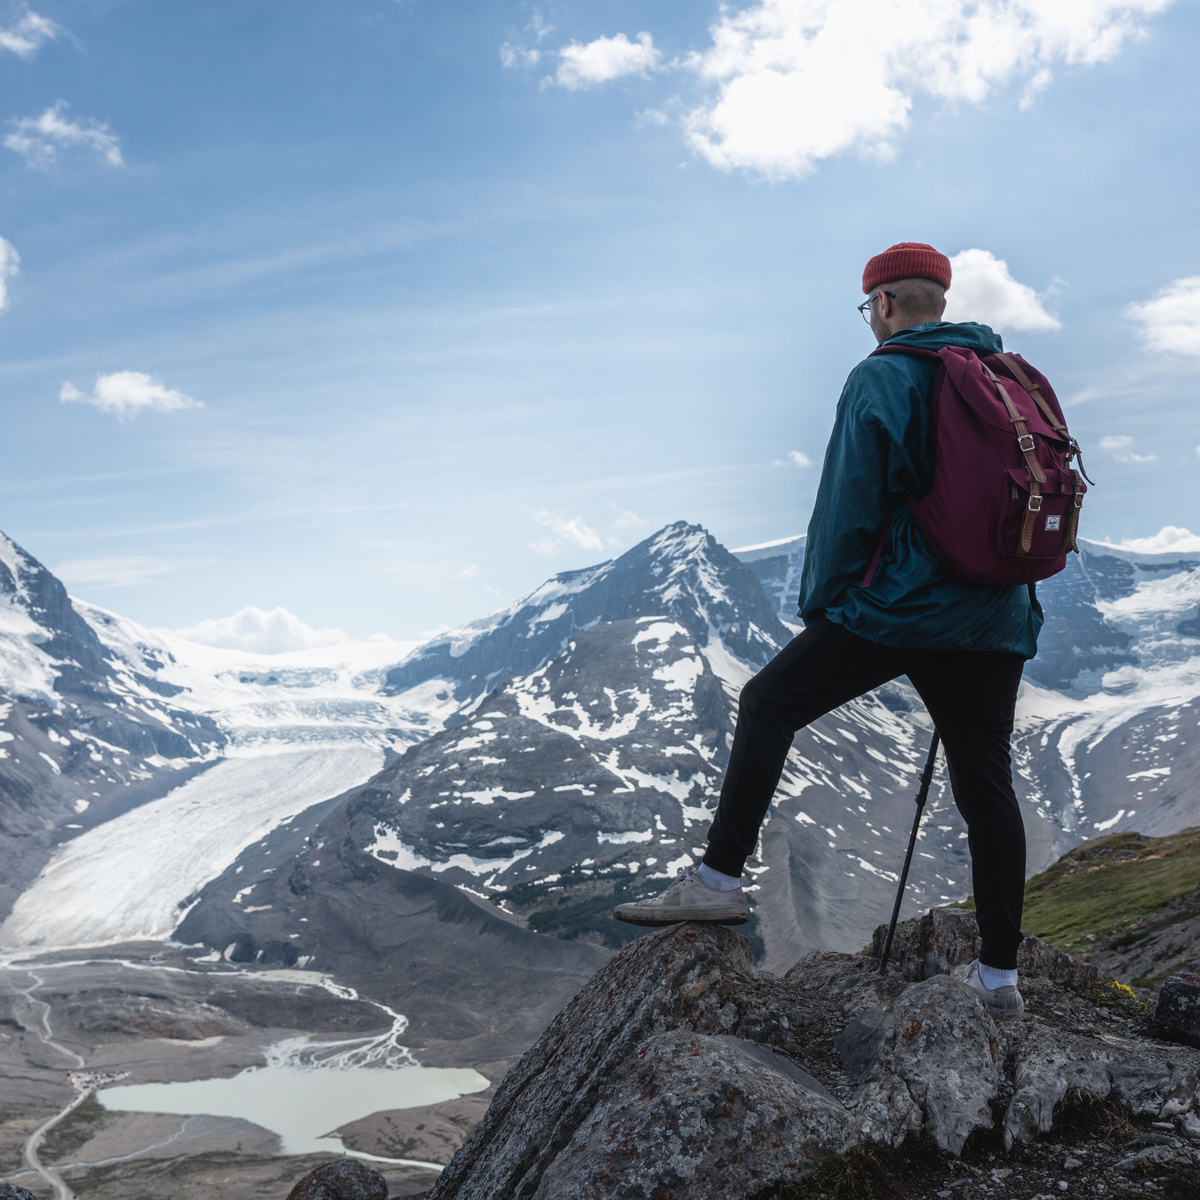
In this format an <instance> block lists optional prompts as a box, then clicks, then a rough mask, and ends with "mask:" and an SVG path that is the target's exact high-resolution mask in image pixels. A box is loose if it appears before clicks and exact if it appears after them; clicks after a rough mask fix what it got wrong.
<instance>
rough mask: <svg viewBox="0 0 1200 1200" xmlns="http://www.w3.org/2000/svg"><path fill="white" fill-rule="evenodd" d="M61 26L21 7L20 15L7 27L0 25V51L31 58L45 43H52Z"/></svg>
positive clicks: (25, 7) (61, 30) (24, 6)
mask: <svg viewBox="0 0 1200 1200" xmlns="http://www.w3.org/2000/svg"><path fill="white" fill-rule="evenodd" d="M62 32H63V29H62V26H61V25H57V24H55V23H54V22H53V21H51V20H50V18H49V17H43V16H41V15H40V14H39V13H35V12H33V11H32V9H30V8H28V7H27V6H26V5H21V15H20V16H19V17H18V18H17V19H16V20H15V21H14V22H13V23H12V24H11V25H8V26H4V25H0V50H8V51H11V52H12V53H13V54H15V55H17V56H18V57H19V58H32V57H33V56H34V55H35V54H36V53H37V52H38V50H39V49H41V47H42V45H43V44H44V43H45V42H52V41H53V40H54V39H55V38H56V37H58V35H59V34H60V33H62Z"/></svg>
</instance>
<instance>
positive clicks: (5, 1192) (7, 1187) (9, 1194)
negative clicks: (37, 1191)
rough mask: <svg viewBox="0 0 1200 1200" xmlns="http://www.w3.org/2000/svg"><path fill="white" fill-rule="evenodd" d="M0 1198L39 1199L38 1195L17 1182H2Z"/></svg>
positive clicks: (10, 1199) (7, 1199) (0, 1199)
mask: <svg viewBox="0 0 1200 1200" xmlns="http://www.w3.org/2000/svg"><path fill="white" fill-rule="evenodd" d="M0 1200H37V1197H36V1196H35V1195H34V1194H33V1193H32V1192H27V1191H26V1190H25V1189H24V1188H23V1187H17V1185H16V1184H15V1183H0Z"/></svg>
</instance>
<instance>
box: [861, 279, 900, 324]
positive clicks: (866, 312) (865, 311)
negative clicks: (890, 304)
mask: <svg viewBox="0 0 1200 1200" xmlns="http://www.w3.org/2000/svg"><path fill="white" fill-rule="evenodd" d="M880 294H882V295H884V296H890V297H891V298H892V299H893V300H895V298H896V293H895V292H889V291H885V290H884V289H883V288H880V289H879V291H878V292H872V293H871V294H870V295H869V296H868V297H867V298H866V299H865V300H864V301H863V302H862V303H861V304H860V305H858V311H859V312H860V313H862V319H863V320H864V321H866V323H867V324H868V325H870V323H871V304H872V302H873V301H874V299H875V297H876V296H878V295H880Z"/></svg>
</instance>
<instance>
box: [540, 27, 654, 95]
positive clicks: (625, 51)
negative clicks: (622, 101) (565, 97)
mask: <svg viewBox="0 0 1200 1200" xmlns="http://www.w3.org/2000/svg"><path fill="white" fill-rule="evenodd" d="M558 54H559V63H558V70H557V71H556V72H555V74H554V82H555V83H557V84H559V85H560V86H561V87H565V88H570V89H571V90H572V91H575V90H577V89H578V88H586V87H595V86H596V85H597V84H600V83H608V82H610V81H611V80H613V79H620V78H622V77H623V76H625V75H648V74H649V73H650V72H651V71H653V70H654V69H655V68H656V67H658V66H659V64H660V63H661V62H662V53H661V52H660V51H659V50H658V49H657V48H656V47H655V45H654V39H653V38H652V37H651V36H650V34H648V33H639V34H638V35H637V38H636V39H635V40H634V41H632V42H631V41H630V40H629V38H627V37H626V36H625V34H623V33H618V34H617V35H616V36H615V37H598V38H596V40H595V41H592V42H586V43H581V42H571V43H570V44H569V45H566V46H564V47H563V48H562V49H561V50H560V51H559V52H558Z"/></svg>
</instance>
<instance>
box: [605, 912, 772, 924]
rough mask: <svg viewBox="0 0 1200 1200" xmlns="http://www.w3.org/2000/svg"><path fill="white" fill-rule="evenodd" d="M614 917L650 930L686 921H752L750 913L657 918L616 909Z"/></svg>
mask: <svg viewBox="0 0 1200 1200" xmlns="http://www.w3.org/2000/svg"><path fill="white" fill-rule="evenodd" d="M613 916H614V917H615V918H616V919H617V920H618V921H624V922H625V924H626V925H643V926H646V927H650V928H661V927H663V926H666V925H682V924H684V922H686V921H700V922H702V923H703V924H705V925H745V924H746V922H747V921H749V920H750V916H749V914H748V913H736V914H733V915H731V916H727V917H717V916H713V915H712V914H711V911H709V912H706V913H705V914H704V915H700V914H699V913H697V914H693V915H691V916H687V915H684V914H680V915H678V916H671V917H655V916H650V915H646V916H642V915H640V914H639V915H637V916H634V915H633V914H630V913H623V912H620V911H618V910H616V909H614V910H613Z"/></svg>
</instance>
